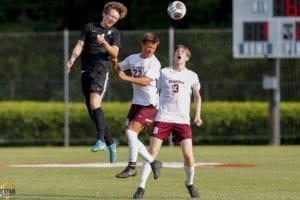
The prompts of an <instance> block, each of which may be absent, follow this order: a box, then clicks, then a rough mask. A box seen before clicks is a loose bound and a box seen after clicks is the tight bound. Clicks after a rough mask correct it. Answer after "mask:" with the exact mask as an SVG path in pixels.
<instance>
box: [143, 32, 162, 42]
mask: <svg viewBox="0 0 300 200" xmlns="http://www.w3.org/2000/svg"><path fill="white" fill-rule="evenodd" d="M146 42H152V43H155V44H159V37H158V36H157V35H156V34H155V33H151V32H148V33H145V34H144V36H143V39H142V43H143V44H145V43H146Z"/></svg>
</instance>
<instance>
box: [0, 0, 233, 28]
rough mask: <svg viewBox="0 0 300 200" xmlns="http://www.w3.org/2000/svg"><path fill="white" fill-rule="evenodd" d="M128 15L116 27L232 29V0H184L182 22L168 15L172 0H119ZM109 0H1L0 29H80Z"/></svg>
mask: <svg viewBox="0 0 300 200" xmlns="http://www.w3.org/2000/svg"><path fill="white" fill-rule="evenodd" d="M117 1H119V2H122V3H123V4H124V5H126V7H127V8H128V15H127V17H126V18H125V19H124V20H121V21H120V22H119V23H118V24H117V26H118V28H119V29H121V30H122V29H123V30H146V29H165V28H168V27H170V26H172V27H174V28H178V29H198V28H200V29H205V28H214V29H215V28H231V25H232V0H182V1H183V2H184V3H185V4H186V7H187V14H186V16H185V17H184V19H182V20H179V21H174V20H171V19H170V18H169V17H168V15H167V5H168V3H169V2H170V1H171V0H117ZM107 2H108V0H104V1H103V0H97V1H96V0H88V1H87V0H0V32H43V31H57V30H63V29H64V28H68V29H69V30H80V29H81V27H82V26H83V24H85V23H87V22H96V21H100V20H101V11H102V8H103V6H104V4H105V3H107Z"/></svg>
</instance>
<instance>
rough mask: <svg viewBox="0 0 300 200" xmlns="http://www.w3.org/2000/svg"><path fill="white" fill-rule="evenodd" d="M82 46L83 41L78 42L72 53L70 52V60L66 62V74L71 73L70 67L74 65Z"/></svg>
mask: <svg viewBox="0 0 300 200" xmlns="http://www.w3.org/2000/svg"><path fill="white" fill-rule="evenodd" d="M83 46H84V41H83V40H78V41H77V43H76V45H75V47H74V49H73V51H72V54H71V57H70V59H69V60H68V62H67V64H66V67H67V72H68V73H69V72H70V71H71V67H72V66H73V65H74V63H75V61H76V59H77V58H78V56H79V55H80V54H81V52H82V49H83Z"/></svg>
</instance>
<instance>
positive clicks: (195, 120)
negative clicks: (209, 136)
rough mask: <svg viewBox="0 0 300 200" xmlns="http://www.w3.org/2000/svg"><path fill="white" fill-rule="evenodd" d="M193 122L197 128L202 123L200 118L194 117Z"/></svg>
mask: <svg viewBox="0 0 300 200" xmlns="http://www.w3.org/2000/svg"><path fill="white" fill-rule="evenodd" d="M194 122H195V124H196V125H197V126H201V125H202V123H203V122H202V119H201V118H200V117H195V119H194Z"/></svg>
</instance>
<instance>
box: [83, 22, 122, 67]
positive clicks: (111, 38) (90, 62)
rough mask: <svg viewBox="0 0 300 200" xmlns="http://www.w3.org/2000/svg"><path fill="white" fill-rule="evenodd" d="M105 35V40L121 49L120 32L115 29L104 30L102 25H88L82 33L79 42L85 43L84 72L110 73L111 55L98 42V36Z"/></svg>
mask: <svg viewBox="0 0 300 200" xmlns="http://www.w3.org/2000/svg"><path fill="white" fill-rule="evenodd" d="M98 34H100V35H102V34H104V38H105V40H106V41H107V42H108V43H109V44H110V45H115V46H118V47H120V45H121V44H120V43H121V40H120V32H119V31H118V30H117V29H116V28H114V27H111V28H103V27H102V26H101V25H100V23H88V24H86V25H85V26H84V27H83V29H82V32H81V35H80V37H79V40H83V41H84V48H83V51H82V54H81V70H82V71H88V72H92V71H108V70H109V67H110V64H109V62H108V61H109V54H108V53H107V51H106V49H105V48H104V47H103V46H102V45H99V44H98V42H97V35H98Z"/></svg>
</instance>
